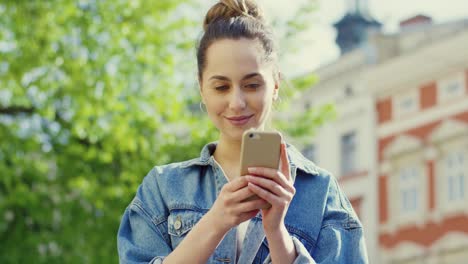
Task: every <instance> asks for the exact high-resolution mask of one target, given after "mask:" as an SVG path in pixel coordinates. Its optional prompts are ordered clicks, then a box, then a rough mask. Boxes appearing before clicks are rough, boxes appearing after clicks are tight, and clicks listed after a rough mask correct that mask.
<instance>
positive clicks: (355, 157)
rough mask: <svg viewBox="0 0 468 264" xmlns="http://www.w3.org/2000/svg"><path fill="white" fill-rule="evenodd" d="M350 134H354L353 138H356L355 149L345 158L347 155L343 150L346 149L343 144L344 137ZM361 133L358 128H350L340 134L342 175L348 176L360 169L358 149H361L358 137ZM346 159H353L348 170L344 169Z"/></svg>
mask: <svg viewBox="0 0 468 264" xmlns="http://www.w3.org/2000/svg"><path fill="white" fill-rule="evenodd" d="M349 135H352V137H353V140H354V149H353V152H352V153H348V154H347V155H346V157H348V158H344V157H345V154H344V153H343V150H344V146H343V139H344V137H345V136H349ZM358 136H359V134H358V130H354V129H353V130H348V131H347V132H345V133H342V134H341V136H340V175H341V176H346V175H349V174H350V173H353V172H356V171H357V170H358V167H359V165H358V163H357V162H358V158H359V157H358V155H359V153H358V151H359V149H358V148H359V142H358V141H359V138H358ZM345 159H346V161H351V165H348V166H350V168H347V170H346V171H345V170H343V168H344V165H343V164H344V162H345Z"/></svg>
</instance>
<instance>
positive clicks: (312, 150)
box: [302, 144, 317, 162]
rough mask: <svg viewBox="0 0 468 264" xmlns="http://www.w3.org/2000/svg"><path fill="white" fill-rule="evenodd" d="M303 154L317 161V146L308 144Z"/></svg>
mask: <svg viewBox="0 0 468 264" xmlns="http://www.w3.org/2000/svg"><path fill="white" fill-rule="evenodd" d="M302 154H303V155H304V156H305V157H306V158H308V159H309V160H311V161H313V162H317V147H316V146H315V145H313V144H311V145H308V146H306V147H305V148H304V150H303V151H302Z"/></svg>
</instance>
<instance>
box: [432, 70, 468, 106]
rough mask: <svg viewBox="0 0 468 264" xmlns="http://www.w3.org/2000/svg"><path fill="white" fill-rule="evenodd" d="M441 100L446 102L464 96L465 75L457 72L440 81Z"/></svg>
mask: <svg viewBox="0 0 468 264" xmlns="http://www.w3.org/2000/svg"><path fill="white" fill-rule="evenodd" d="M438 93H439V96H438V97H439V98H438V99H439V102H445V101H447V100H452V99H455V98H458V97H460V96H463V94H464V93H465V77H464V75H463V74H457V75H454V76H452V77H450V78H446V79H444V80H441V81H439V83H438Z"/></svg>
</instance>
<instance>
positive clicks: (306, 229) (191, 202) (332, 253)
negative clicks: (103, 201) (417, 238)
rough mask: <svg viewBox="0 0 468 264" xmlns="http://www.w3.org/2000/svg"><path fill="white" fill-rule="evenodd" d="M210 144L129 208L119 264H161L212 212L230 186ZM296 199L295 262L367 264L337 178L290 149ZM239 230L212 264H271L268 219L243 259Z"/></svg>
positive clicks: (152, 181)
mask: <svg viewBox="0 0 468 264" xmlns="http://www.w3.org/2000/svg"><path fill="white" fill-rule="evenodd" d="M215 149H216V143H210V144H207V145H206V146H205V147H204V148H203V150H202V151H201V156H200V157H199V158H196V159H192V160H188V161H184V162H180V163H172V164H168V165H163V166H156V167H154V168H153V169H152V170H151V171H150V172H149V173H148V175H147V176H146V177H145V178H144V180H143V183H142V184H141V185H140V187H139V188H138V191H137V194H136V196H135V198H134V199H133V201H131V203H130V205H129V206H128V207H127V209H126V210H125V213H124V215H123V217H122V220H121V224H120V228H119V231H118V236H117V242H118V243H117V244H118V251H119V259H120V263H162V261H163V260H164V257H165V256H167V255H169V254H170V253H171V252H172V250H173V249H174V248H175V247H177V245H178V244H179V243H180V242H181V241H182V240H183V239H184V237H185V236H186V235H187V233H188V232H190V230H191V228H192V227H193V226H194V225H195V224H196V223H197V222H198V221H199V220H200V219H201V218H202V217H203V215H204V214H205V213H206V212H207V211H208V210H209V209H210V208H211V206H212V205H213V203H214V201H215V199H216V197H217V196H218V195H219V193H220V191H221V188H222V187H223V185H224V184H226V183H227V180H226V178H225V176H224V175H223V173H222V170H221V168H220V167H219V165H217V163H216V162H215V160H214V158H213V156H212V153H213V152H214V150H215ZM287 153H288V157H289V161H290V166H291V176H292V178H293V179H294V187H295V188H296V194H295V196H294V198H293V200H292V201H291V203H290V205H289V209H288V212H287V214H286V218H285V226H286V229H287V230H288V232H289V234H290V235H291V237H292V239H293V242H294V245H295V250H296V253H297V258H296V259H295V261H294V263H347V264H360V263H368V260H367V252H366V247H365V242H364V237H363V232H362V226H361V223H360V222H359V220H358V218H357V217H356V214H355V213H354V211H353V209H352V207H351V205H350V203H349V201H348V199H347V198H346V197H345V195H344V194H343V192H342V191H341V190H340V188H339V186H338V183H337V181H336V179H335V178H334V177H332V176H330V174H329V173H328V172H326V171H325V170H323V169H320V168H318V167H317V166H316V165H314V164H313V163H312V162H311V161H309V160H307V159H306V158H305V157H304V156H302V154H301V153H300V152H299V151H297V150H296V149H295V148H294V147H293V146H291V145H288V146H287ZM236 239H237V228H232V229H231V230H230V231H228V233H227V234H226V235H225V237H224V238H223V240H222V241H221V242H220V244H219V245H218V247H217V248H216V250H215V251H214V252H213V254H212V255H211V256H210V258H209V259H208V262H207V263H234V262H235V261H236V259H238V263H241V264H244V263H258V264H262V263H271V259H270V257H269V249H268V241H267V239H266V238H265V234H264V231H263V227H262V218H261V213H259V214H257V216H255V217H254V218H252V219H251V221H250V223H249V225H248V228H247V232H246V235H245V240H244V243H243V247H242V251H241V252H242V253H241V255H240V256H236V254H237V248H236V245H237V241H236Z"/></svg>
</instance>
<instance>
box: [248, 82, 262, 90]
mask: <svg viewBox="0 0 468 264" xmlns="http://www.w3.org/2000/svg"><path fill="white" fill-rule="evenodd" d="M245 87H247V88H250V89H257V88H258V87H260V84H258V83H249V84H247V85H246V86H245Z"/></svg>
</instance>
